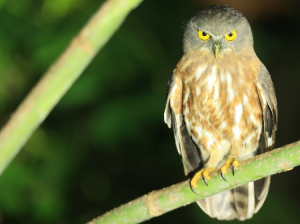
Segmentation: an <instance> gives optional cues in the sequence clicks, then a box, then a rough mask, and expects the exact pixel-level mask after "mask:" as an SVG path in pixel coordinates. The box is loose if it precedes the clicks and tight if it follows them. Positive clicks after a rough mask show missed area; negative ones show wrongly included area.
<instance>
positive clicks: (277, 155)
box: [89, 141, 300, 224]
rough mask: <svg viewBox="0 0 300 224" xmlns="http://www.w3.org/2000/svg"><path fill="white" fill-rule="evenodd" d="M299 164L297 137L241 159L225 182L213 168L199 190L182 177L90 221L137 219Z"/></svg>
mask: <svg viewBox="0 0 300 224" xmlns="http://www.w3.org/2000/svg"><path fill="white" fill-rule="evenodd" d="M298 165H300V141H298V142H295V143H293V144H290V145H287V146H285V147H282V148H279V149H276V150H273V151H271V152H267V153H264V154H262V155H259V156H255V157H253V158H251V159H248V160H245V161H242V162H240V166H239V167H238V168H237V170H236V172H235V176H232V174H230V173H227V174H226V179H227V182H226V181H224V180H223V179H222V177H221V174H220V171H219V170H217V171H215V172H214V173H213V175H212V177H211V179H210V180H209V182H208V186H206V185H205V183H204V182H203V180H199V182H198V183H197V185H198V187H197V189H196V190H197V192H198V194H195V193H194V192H193V191H192V190H191V189H190V186H189V182H188V181H184V182H182V183H179V184H176V185H173V186H171V187H167V188H164V189H161V190H158V191H152V192H151V193H149V194H147V195H144V196H142V197H140V198H138V199H135V200H133V201H131V202H129V203H127V204H125V205H122V206H120V207H118V208H115V209H114V210H112V211H109V212H107V213H106V214H104V215H102V216H100V217H98V218H95V219H94V220H92V221H91V222H89V224H98V223H101V224H106V223H114V224H120V223H126V224H128V223H139V222H142V221H145V220H148V219H151V218H152V217H157V216H160V215H162V214H164V213H166V212H169V211H172V210H174V209H176V208H179V207H182V206H185V205H188V204H190V203H192V202H194V201H197V200H199V199H201V198H204V197H208V196H210V195H213V194H217V193H219V192H222V191H225V190H228V189H231V188H234V187H237V186H240V185H243V184H246V183H249V182H251V181H254V180H258V179H261V178H263V177H267V176H270V175H273V174H276V173H281V172H284V171H289V170H291V169H293V168H294V167H295V166H298Z"/></svg>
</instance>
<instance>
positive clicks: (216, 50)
mask: <svg viewBox="0 0 300 224" xmlns="http://www.w3.org/2000/svg"><path fill="white" fill-rule="evenodd" d="M220 46H221V43H220V41H216V42H215V43H214V53H215V57H216V58H218V55H219V50H220Z"/></svg>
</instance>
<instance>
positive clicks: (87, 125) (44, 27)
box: [0, 0, 300, 224]
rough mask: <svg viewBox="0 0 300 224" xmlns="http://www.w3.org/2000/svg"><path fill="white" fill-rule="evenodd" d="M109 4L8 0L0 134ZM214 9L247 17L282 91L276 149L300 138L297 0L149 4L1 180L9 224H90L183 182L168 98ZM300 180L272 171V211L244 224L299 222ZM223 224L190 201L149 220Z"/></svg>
mask: <svg viewBox="0 0 300 224" xmlns="http://www.w3.org/2000/svg"><path fill="white" fill-rule="evenodd" d="M101 2H103V1H99V0H86V1H82V0H63V1H62V0H40V1H34V0H21V1H20V0H0V115H1V116H0V125H1V126H3V125H4V124H5V123H6V121H7V120H8V119H9V117H10V116H11V114H12V113H13V111H14V110H15V109H16V107H17V106H18V104H20V102H21V101H22V100H23V99H24V97H25V96H26V95H27V94H28V92H29V91H30V89H31V88H32V87H33V86H34V85H35V84H36V83H37V81H38V80H39V79H40V78H41V76H42V75H43V74H44V73H45V71H46V70H47V68H48V67H49V66H50V65H51V63H53V62H54V60H55V59H56V58H57V57H58V56H59V54H60V53H61V52H62V51H63V50H64V49H65V47H66V46H67V45H68V43H69V41H70V40H71V38H72V37H73V36H74V35H76V34H77V32H78V31H79V30H80V29H81V27H82V26H83V25H84V24H85V22H86V21H87V20H88V19H89V18H90V16H91V15H92V14H93V13H94V12H95V11H96V9H97V8H98V7H99V6H100V4H101ZM211 4H226V5H229V6H233V7H235V8H236V9H238V10H240V11H241V12H242V13H243V14H244V15H245V16H246V17H247V18H248V19H249V21H250V24H251V26H252V29H253V32H254V40H255V50H256V52H257V55H258V56H259V58H260V59H261V60H262V62H263V63H264V64H265V65H266V67H267V68H268V70H269V72H270V74H271V75H272V78H273V82H274V85H275V89H276V94H277V99H278V106H279V125H278V132H277V140H276V146H277V147H280V146H283V145H285V144H289V143H292V142H295V141H297V140H299V139H300V131H299V125H300V116H299V114H300V100H299V83H300V74H299V65H300V60H299V59H300V56H299V52H300V38H299V34H300V29H299V28H300V14H299V13H298V11H297V9H298V8H299V5H298V3H297V1H290V0H269V1H262V0H257V1H254V0H252V1H241V0H232V1H229V0H228V1H226V0H224V1H220V0H219V1H218V0H214V1H213V0H210V1H208V0H206V1H205V0H198V1H197V0H186V1H184V0H165V1H163V0H145V1H144V2H143V3H142V4H141V5H140V6H139V7H138V8H137V9H136V10H134V11H133V12H132V13H130V15H129V16H128V17H127V19H126V21H125V22H124V24H123V25H122V27H121V28H120V29H119V30H118V31H117V32H116V33H115V35H114V36H113V37H112V39H111V40H110V41H109V43H108V44H107V45H106V46H105V47H104V48H103V49H102V50H101V52H100V53H99V54H98V55H97V56H96V58H95V59H94V60H93V62H92V63H91V64H90V66H89V67H88V68H87V69H86V70H85V71H84V73H83V74H82V76H81V77H80V78H79V79H78V80H77V81H76V83H75V84H74V86H73V87H72V88H71V89H70V90H69V91H68V92H67V94H66V95H65V96H64V97H63V99H62V100H61V101H60V103H59V104H58V105H57V106H56V107H55V108H54V110H53V111H52V112H51V113H50V115H49V117H48V118H47V119H46V120H45V122H43V124H42V125H41V126H40V127H39V128H38V129H37V130H36V131H35V132H34V134H33V136H32V137H31V138H30V139H29V141H28V142H27V144H26V145H25V147H24V148H23V149H22V151H21V152H20V153H19V154H18V156H17V157H16V158H15V159H14V161H13V162H12V163H11V164H10V166H9V167H8V168H7V170H6V171H5V172H4V173H3V175H2V176H1V178H0V209H1V213H2V219H3V223H33V224H34V223H58V224H60V223H72V224H76V223H78V224H79V223H84V222H87V221H89V220H91V219H92V218H94V217H96V216H99V215H101V214H103V213H104V212H105V211H108V210H110V209H112V208H114V207H117V206H119V205H121V204H124V203H126V202H128V201H130V200H133V199H135V198H137V197H140V196H142V195H143V194H146V193H148V192H150V191H152V190H157V189H161V188H163V187H167V186H169V185H172V184H174V183H178V182H181V181H183V180H185V179H186V177H185V176H184V174H183V169H182V164H181V158H180V156H179V155H178V153H177V150H176V148H175V142H174V139H173V133H172V130H169V129H168V128H167V125H166V124H165V123H164V121H163V113H164V106H165V94H166V88H167V81H168V79H169V77H170V76H171V74H172V70H173V69H174V67H175V65H176V63H177V62H178V60H179V59H180V58H181V56H182V35H183V29H184V24H185V23H186V22H187V21H188V20H189V18H190V17H191V16H192V15H193V13H194V12H195V11H196V10H197V9H199V8H201V7H203V6H205V5H211ZM299 174H300V169H299V168H295V169H294V170H292V171H290V172H286V173H282V174H278V175H274V176H273V177H272V182H271V188H270V192H269V196H268V198H267V200H266V202H265V204H264V206H263V207H262V209H261V210H260V211H259V213H258V214H256V215H254V217H253V218H252V219H251V220H249V221H246V222H245V223H249V224H250V223H299V218H300V212H299V209H300V200H299V199H300V191H299V189H300V187H299ZM218 222H219V221H217V220H215V219H211V218H209V217H208V216H207V215H206V214H204V213H203V212H202V211H201V210H200V209H199V208H198V206H197V205H195V204H192V205H189V206H186V207H183V208H180V209H177V210H175V211H172V212H169V213H167V214H165V215H163V216H161V217H158V218H154V219H152V220H150V221H148V222H146V223H174V224H175V223H218ZM234 223H239V222H237V221H235V222H234Z"/></svg>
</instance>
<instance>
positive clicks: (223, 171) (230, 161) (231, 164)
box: [221, 157, 239, 181]
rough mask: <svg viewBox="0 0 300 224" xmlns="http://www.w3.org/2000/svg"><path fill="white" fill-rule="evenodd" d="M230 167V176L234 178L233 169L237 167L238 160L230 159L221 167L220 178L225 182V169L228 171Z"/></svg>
mask: <svg viewBox="0 0 300 224" xmlns="http://www.w3.org/2000/svg"><path fill="white" fill-rule="evenodd" d="M231 166H232V174H233V176H234V171H235V169H236V168H237V167H238V166H239V160H238V159H237V158H235V157H230V158H229V159H228V160H227V161H226V162H225V164H224V165H223V166H222V168H221V176H222V178H223V179H224V180H225V181H227V180H226V179H225V177H224V174H226V173H227V169H228V168H229V167H231Z"/></svg>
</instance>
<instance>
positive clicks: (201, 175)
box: [190, 167, 216, 193]
mask: <svg viewBox="0 0 300 224" xmlns="http://www.w3.org/2000/svg"><path fill="white" fill-rule="evenodd" d="M214 170H216V168H208V167H207V168H203V169H201V170H200V171H198V172H197V173H196V174H195V175H194V176H193V177H192V179H191V181H190V185H191V188H192V190H193V191H194V192H195V193H197V192H196V191H195V189H196V188H197V182H198V180H199V179H200V178H203V180H204V183H205V184H206V185H207V186H208V184H207V180H209V179H210V174H211V173H212V172H213V171H214Z"/></svg>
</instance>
